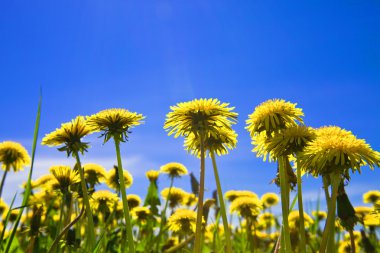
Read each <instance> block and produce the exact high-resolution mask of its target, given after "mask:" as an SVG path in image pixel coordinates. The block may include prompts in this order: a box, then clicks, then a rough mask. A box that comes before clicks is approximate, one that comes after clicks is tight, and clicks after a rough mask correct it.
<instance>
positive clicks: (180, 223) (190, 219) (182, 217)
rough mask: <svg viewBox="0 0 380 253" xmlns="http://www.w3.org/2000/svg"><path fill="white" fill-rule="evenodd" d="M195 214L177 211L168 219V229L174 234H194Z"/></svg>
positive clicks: (182, 210) (183, 210) (187, 211)
mask: <svg viewBox="0 0 380 253" xmlns="http://www.w3.org/2000/svg"><path fill="white" fill-rule="evenodd" d="M196 220H197V214H196V213H195V212H194V211H192V210H187V209H178V210H177V211H175V213H174V214H172V216H170V217H169V219H168V226H169V229H170V230H171V231H173V232H176V233H183V234H191V233H194V232H195V227H196V224H195V223H196Z"/></svg>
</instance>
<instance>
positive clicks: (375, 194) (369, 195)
mask: <svg viewBox="0 0 380 253" xmlns="http://www.w3.org/2000/svg"><path fill="white" fill-rule="evenodd" d="M378 200H380V191H368V192H366V193H364V194H363V202H364V203H365V204H368V203H372V204H375V203H376V202H377V201H378Z"/></svg>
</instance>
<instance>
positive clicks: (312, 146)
mask: <svg viewBox="0 0 380 253" xmlns="http://www.w3.org/2000/svg"><path fill="white" fill-rule="evenodd" d="M315 134H316V138H315V139H314V140H312V141H311V142H309V144H308V145H307V146H306V147H305V149H304V150H303V152H301V153H300V155H299V157H298V158H299V164H298V165H299V166H301V167H302V169H304V170H306V171H308V172H309V173H310V174H313V175H315V176H318V175H321V176H322V178H323V182H324V188H325V195H326V198H327V197H328V196H329V193H328V186H329V185H331V197H328V198H327V201H328V202H329V203H328V215H327V220H326V225H325V229H324V232H323V236H322V242H321V245H320V251H321V252H324V251H325V249H326V247H327V240H328V235H329V233H330V231H332V230H333V223H334V216H335V209H336V199H337V196H338V187H339V185H340V184H341V182H342V180H343V179H344V178H345V179H347V180H349V179H350V175H349V171H350V170H351V172H355V171H358V172H359V173H360V168H361V166H364V165H368V166H369V167H370V168H371V169H373V168H374V166H380V153H379V152H377V151H374V150H372V149H371V147H370V146H369V145H368V144H367V143H366V142H365V140H362V139H357V138H356V137H355V136H354V135H353V134H352V133H351V132H350V131H347V130H344V129H341V128H339V127H336V126H328V127H322V128H319V129H317V130H316V131H315ZM329 240H331V243H329V245H331V246H330V247H332V245H333V244H334V243H333V241H334V237H330V239H329ZM330 250H332V249H330Z"/></svg>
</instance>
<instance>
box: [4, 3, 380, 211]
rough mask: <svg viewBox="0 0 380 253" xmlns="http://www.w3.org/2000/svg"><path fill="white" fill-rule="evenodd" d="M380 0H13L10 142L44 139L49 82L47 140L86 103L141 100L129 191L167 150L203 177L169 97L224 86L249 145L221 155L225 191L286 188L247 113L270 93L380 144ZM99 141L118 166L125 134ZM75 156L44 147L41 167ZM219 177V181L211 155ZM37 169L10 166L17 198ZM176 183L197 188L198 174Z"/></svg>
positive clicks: (312, 185)
mask: <svg viewBox="0 0 380 253" xmlns="http://www.w3.org/2000/svg"><path fill="white" fill-rule="evenodd" d="M379 12H380V4H379V3H378V2H377V1H334V2H331V1H290V2H289V1H286V2H285V1H282V2H278V1H190V2H185V1H146V2H145V3H141V2H132V1H76V0H69V1H32V2H31V1H5V2H4V1H3V2H1V3H0V33H1V35H2V36H1V40H0V85H1V91H2V96H1V99H0V106H1V108H3V110H2V115H1V116H2V117H1V118H2V120H1V124H0V140H1V141H2V140H15V141H19V142H21V143H22V144H24V145H25V146H26V147H27V148H28V150H31V149H30V147H31V138H32V134H33V127H34V119H35V113H36V109H37V101H38V96H39V87H40V86H41V87H42V92H43V104H42V107H43V108H42V116H41V128H40V138H42V137H43V135H44V134H46V133H48V132H50V131H52V130H54V129H55V128H56V127H59V125H60V124H61V123H63V122H66V121H69V120H71V119H72V118H74V117H75V116H77V115H79V114H81V115H89V114H92V113H95V112H97V111H99V110H101V109H106V108H110V107H122V108H127V109H129V110H131V111H137V112H139V113H142V114H144V115H145V116H146V117H147V118H146V121H145V124H144V125H142V126H139V127H136V128H135V129H134V130H133V133H132V134H131V135H130V141H129V142H128V143H126V144H125V145H123V146H122V152H123V158H124V163H125V168H126V169H129V170H130V171H131V172H132V174H133V175H134V177H135V184H134V185H133V186H132V187H131V189H130V190H129V192H131V193H140V194H143V193H144V192H145V187H146V186H147V182H146V179H145V178H144V173H145V171H146V170H148V169H158V168H159V166H160V165H162V164H164V163H166V162H170V161H178V162H182V163H184V164H185V165H186V166H187V167H188V168H189V170H190V171H193V172H194V173H195V174H196V175H198V168H199V162H198V161H197V159H195V158H194V157H191V156H190V155H187V154H186V153H185V151H183V148H182V140H181V139H178V140H176V139H173V138H172V137H168V136H167V135H166V133H165V131H164V130H163V123H164V120H165V115H166V113H168V112H169V106H170V105H174V104H176V103H178V102H181V101H188V100H192V99H194V98H201V97H204V98H209V97H214V98H218V99H220V100H221V101H224V102H229V103H231V105H232V106H235V107H236V111H237V112H238V113H239V123H238V124H237V125H236V127H235V130H236V131H237V132H238V134H239V136H238V147H237V149H236V150H233V151H232V152H231V154H230V155H228V156H226V157H222V158H220V159H218V163H219V167H220V168H219V169H220V176H221V179H222V186H223V188H224V190H229V189H247V190H253V191H255V192H257V193H258V194H262V193H264V192H266V191H274V192H277V191H278V189H277V188H276V187H275V186H274V185H270V184H269V181H270V180H271V179H272V178H273V177H274V175H275V165H274V164H269V163H264V162H262V161H261V159H259V158H256V157H255V154H253V153H252V152H251V149H252V146H251V144H250V138H249V135H248V133H247V132H246V131H245V130H244V127H245V120H246V118H247V115H248V114H250V113H251V112H252V111H253V109H254V107H255V106H257V105H258V104H259V103H261V102H263V101H265V100H267V99H270V98H284V99H286V100H289V101H292V102H296V103H298V106H299V107H301V108H303V110H304V112H305V123H306V124H308V125H310V126H313V127H319V126H323V125H338V126H341V127H343V128H346V129H348V130H351V131H353V132H354V134H356V135H357V136H358V137H359V138H364V139H366V140H367V142H369V143H370V144H371V146H372V147H373V148H374V149H376V150H380V139H379V130H378V126H379V124H380V117H379V115H380V108H379V106H378V96H379V91H380V46H379V45H380V31H379V29H378V27H380V16H379V15H378V13H379ZM89 140H90V141H91V142H92V146H93V148H91V149H90V151H89V153H88V154H87V155H86V157H85V158H84V161H96V162H99V163H101V164H103V165H104V166H106V167H107V168H110V166H112V164H113V163H114V159H115V158H114V150H113V146H112V144H111V143H109V144H106V145H104V146H102V145H101V142H100V140H98V139H97V138H96V137H95V136H92V137H89ZM72 162H73V161H72V160H67V159H66V158H65V155H64V154H63V153H59V152H58V151H56V150H55V149H52V148H46V147H41V146H40V145H39V146H38V149H37V157H36V168H35V173H36V174H35V177H37V176H38V175H41V174H43V173H45V172H46V171H47V168H48V167H49V166H51V165H53V164H57V163H67V164H72ZM206 176H207V188H208V189H209V190H210V191H211V190H213V189H214V188H215V186H214V183H213V180H212V178H213V177H212V173H211V168H210V166H208V171H207V175H206ZM24 179H26V173H21V174H17V175H13V176H10V177H9V178H8V182H7V185H6V188H5V189H6V198H8V199H9V198H10V196H12V195H13V193H14V192H15V191H16V190H18V191H20V189H19V188H18V185H20V184H21V181H23V180H24ZM167 184H168V182H167V181H165V180H162V181H161V183H160V185H161V186H162V187H163V186H166V185H167ZM177 185H179V186H183V187H184V188H186V189H188V190H189V189H190V188H189V179H188V178H183V179H181V180H179V181H178V184H177ZM379 185H380V169H376V170H375V171H370V170H369V169H364V170H363V174H362V175H360V176H354V177H353V178H352V180H351V183H350V185H349V186H348V187H347V191H348V192H349V193H350V194H351V195H352V198H353V200H354V202H355V203H357V204H359V203H360V201H361V194H362V193H363V192H365V191H366V190H369V189H375V188H377V189H379ZM304 188H305V192H306V193H305V195H307V196H309V199H315V196H316V193H318V191H320V190H321V183H320V181H319V180H315V179H312V178H308V179H306V180H305V187H304ZM207 194H208V196H210V192H208V193H207Z"/></svg>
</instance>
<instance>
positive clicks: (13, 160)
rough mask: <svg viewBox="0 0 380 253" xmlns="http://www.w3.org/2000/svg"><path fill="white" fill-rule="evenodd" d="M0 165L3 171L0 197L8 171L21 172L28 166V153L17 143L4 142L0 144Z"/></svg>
mask: <svg viewBox="0 0 380 253" xmlns="http://www.w3.org/2000/svg"><path fill="white" fill-rule="evenodd" d="M0 163H1V168H2V169H3V170H4V173H3V177H2V179H1V183H0V197H1V195H2V193H3V186H4V182H5V178H6V176H7V173H8V171H10V169H11V168H12V169H13V171H14V172H17V171H19V170H23V169H24V167H25V166H28V165H30V157H29V154H28V151H26V149H25V148H24V147H23V146H22V145H21V144H19V143H17V142H13V141H4V142H1V143H0Z"/></svg>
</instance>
